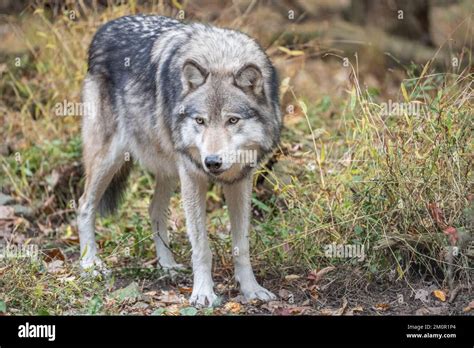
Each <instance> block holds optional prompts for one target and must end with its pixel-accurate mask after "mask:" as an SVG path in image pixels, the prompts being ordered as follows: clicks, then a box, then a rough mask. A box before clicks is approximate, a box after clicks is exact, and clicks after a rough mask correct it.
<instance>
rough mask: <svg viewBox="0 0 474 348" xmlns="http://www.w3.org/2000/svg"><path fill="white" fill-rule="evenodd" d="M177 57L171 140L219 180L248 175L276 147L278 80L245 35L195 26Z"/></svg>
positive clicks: (199, 167)
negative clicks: (176, 95) (176, 97)
mask: <svg viewBox="0 0 474 348" xmlns="http://www.w3.org/2000/svg"><path fill="white" fill-rule="evenodd" d="M182 49H183V51H185V52H186V53H184V54H183V55H182V56H181V57H180V58H181V59H179V62H180V63H179V66H177V69H179V74H180V80H181V81H180V89H181V90H182V92H181V96H180V98H179V101H178V102H177V103H176V104H175V107H174V110H173V114H174V116H173V126H172V128H173V130H172V133H173V140H174V144H175V146H176V148H177V150H178V151H180V152H181V153H182V154H184V155H185V156H186V157H187V158H188V159H189V160H190V161H191V162H192V163H193V164H194V165H195V166H196V167H197V168H198V169H200V170H202V171H204V172H206V173H207V174H208V175H209V176H210V177H211V178H213V179H215V180H217V181H221V182H227V183H230V182H234V181H236V180H239V179H241V178H243V177H245V176H246V175H247V174H248V173H249V172H250V171H251V169H252V167H254V166H256V165H257V164H258V162H259V161H261V160H262V158H263V157H264V156H265V155H266V154H268V153H269V152H271V151H272V149H273V148H274V147H275V145H276V144H277V143H278V140H279V135H280V128H281V115H280V110H279V100H278V78H277V74H276V71H275V69H274V67H273V66H272V64H271V63H270V60H269V59H268V57H267V56H266V55H265V53H264V52H263V50H262V48H261V47H260V46H259V45H258V44H257V43H256V42H255V41H254V40H252V39H251V38H249V37H248V36H247V35H245V34H242V33H239V32H235V31H232V30H225V29H219V28H213V27H211V28H209V27H202V26H193V27H192V38H191V39H190V40H189V41H188V42H187V43H186V44H185V45H183V46H182Z"/></svg>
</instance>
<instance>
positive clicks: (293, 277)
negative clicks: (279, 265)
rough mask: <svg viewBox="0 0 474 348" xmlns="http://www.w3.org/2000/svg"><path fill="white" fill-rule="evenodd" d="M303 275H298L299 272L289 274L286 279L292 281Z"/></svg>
mask: <svg viewBox="0 0 474 348" xmlns="http://www.w3.org/2000/svg"><path fill="white" fill-rule="evenodd" d="M300 278H301V276H299V275H297V274H289V275H287V276H285V280H287V281H289V282H291V281H292V280H296V279H300Z"/></svg>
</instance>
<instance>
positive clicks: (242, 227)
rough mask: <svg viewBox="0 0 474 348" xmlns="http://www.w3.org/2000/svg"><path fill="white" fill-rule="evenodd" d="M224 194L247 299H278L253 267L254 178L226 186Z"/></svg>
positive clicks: (238, 272) (237, 273)
mask: <svg viewBox="0 0 474 348" xmlns="http://www.w3.org/2000/svg"><path fill="white" fill-rule="evenodd" d="M224 194H225V198H226V203H227V206H228V207H229V215H230V223H231V229H232V252H233V255H234V266H235V279H236V280H237V282H238V283H239V284H240V290H241V291H242V294H243V295H244V296H245V298H246V299H247V300H253V299H259V300H263V301H268V300H272V299H275V298H276V296H275V295H274V294H273V293H271V292H270V291H268V290H267V289H265V288H264V287H262V286H260V285H259V284H258V283H257V280H256V279H255V276H254V274H253V270H252V265H251V264H250V251H249V226H250V208H251V206H250V202H251V195H252V176H251V175H249V177H248V178H245V179H243V180H240V181H239V182H237V183H234V184H232V185H225V186H224Z"/></svg>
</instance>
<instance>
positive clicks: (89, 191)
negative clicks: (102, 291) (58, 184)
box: [77, 144, 124, 271]
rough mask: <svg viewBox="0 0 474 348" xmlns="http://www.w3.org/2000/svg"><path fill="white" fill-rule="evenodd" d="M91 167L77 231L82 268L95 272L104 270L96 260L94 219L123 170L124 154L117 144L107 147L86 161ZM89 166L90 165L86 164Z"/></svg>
mask: <svg viewBox="0 0 474 348" xmlns="http://www.w3.org/2000/svg"><path fill="white" fill-rule="evenodd" d="M85 162H86V166H88V167H89V169H88V170H87V172H88V174H87V176H86V185H85V189H84V194H83V195H82V196H81V198H80V200H79V214H78V219H77V220H78V221H77V223H78V229H79V238H80V248H81V267H82V268H83V269H90V268H96V269H97V270H99V271H102V270H105V267H104V265H103V263H102V262H101V260H100V259H99V257H98V256H97V245H96V243H95V218H96V213H97V210H98V207H99V203H100V200H101V199H102V197H103V195H104V192H105V190H106V189H108V186H109V185H110V183H111V182H112V179H113V177H114V175H115V174H117V173H118V172H119V171H120V169H121V168H122V166H123V165H124V164H123V151H120V150H119V148H118V147H117V146H116V145H115V144H110V145H109V146H105V147H104V148H102V149H101V150H100V151H98V152H97V153H96V154H95V156H94V157H93V158H90V159H89V161H87V160H86V161H85ZM87 162H89V163H87Z"/></svg>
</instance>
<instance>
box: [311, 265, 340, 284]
mask: <svg viewBox="0 0 474 348" xmlns="http://www.w3.org/2000/svg"><path fill="white" fill-rule="evenodd" d="M335 269H336V267H334V266H329V267H325V268H323V269H321V270H319V271H316V270H314V271H311V272H309V274H308V280H310V281H312V282H313V283H315V284H316V283H318V282H319V281H321V279H323V278H324V276H325V275H326V274H328V273H329V272H331V271H333V270H335Z"/></svg>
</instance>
